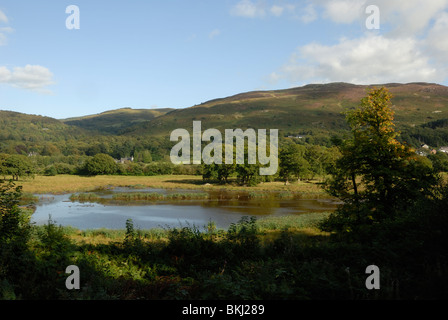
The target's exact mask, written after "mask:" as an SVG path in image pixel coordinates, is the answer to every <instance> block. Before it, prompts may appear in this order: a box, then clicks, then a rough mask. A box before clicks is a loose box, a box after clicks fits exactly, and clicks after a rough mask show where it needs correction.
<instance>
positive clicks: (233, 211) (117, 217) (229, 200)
mask: <svg viewBox="0 0 448 320" xmlns="http://www.w3.org/2000/svg"><path fill="white" fill-rule="evenodd" d="M124 192H139V193H141V192H157V193H166V194H169V193H179V192H187V191H185V190H164V189H145V190H133V189H129V188H115V189H113V190H98V191H97V192H95V193H96V194H97V195H100V196H101V200H100V201H97V202H93V203H90V202H85V203H82V202H78V201H74V202H72V201H70V194H66V195H40V196H39V199H40V200H39V202H38V203H37V205H36V211H35V213H34V214H33V217H32V221H33V222H35V223H36V224H38V225H39V224H45V223H47V221H48V219H49V216H51V218H52V220H54V221H56V223H57V224H60V225H64V226H68V225H70V226H73V227H76V228H78V229H81V230H85V229H97V228H108V229H124V228H125V223H126V220H127V219H132V220H133V222H134V226H135V227H136V228H140V229H151V228H167V227H181V226H187V225H189V226H193V225H194V226H196V227H199V228H200V227H203V226H205V225H206V224H207V223H208V222H210V221H213V222H215V223H216V226H217V227H218V228H223V229H227V228H228V227H229V226H230V224H232V223H236V222H238V221H239V220H240V219H241V217H243V216H248V215H253V216H257V217H262V216H268V215H273V216H281V215H288V214H304V213H307V212H316V211H332V210H334V209H335V208H336V205H337V204H336V203H335V202H333V201H331V200H308V199H296V198H295V197H290V198H289V199H278V198H276V197H275V196H270V195H267V196H260V195H258V196H257V197H256V198H254V199H251V198H250V197H249V196H248V193H247V192H246V193H235V192H233V193H232V192H217V193H210V194H209V196H210V198H209V199H206V200H179V201H165V200H163V201H134V202H119V201H113V200H112V196H113V195H114V194H116V193H124ZM188 192H198V191H192V190H188ZM200 192H203V191H200Z"/></svg>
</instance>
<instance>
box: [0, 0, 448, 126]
mask: <svg viewBox="0 0 448 320" xmlns="http://www.w3.org/2000/svg"><path fill="white" fill-rule="evenodd" d="M73 5H74V6H76V8H77V9H78V11H72V10H67V7H69V6H73ZM372 5H373V6H374V7H373V9H372V7H371V6H372ZM369 6H370V7H369ZM70 8H71V7H69V9H70ZM78 22H79V25H76V24H77V23H78ZM329 82H348V83H354V84H382V83H390V82H398V83H409V82H432V83H438V84H443V85H448V0H406V1H401V0H303V1H292V0H213V1H212V0H192V1H188V0H166V1H162V0H157V1H156V0H127V1H122V0H120V1H119V0H107V1H104V0H94V1H93V0H90V1H85V0H70V1H64V0H58V1H55V0H39V1H35V0H2V1H1V2H0V109H1V110H11V111H16V112H22V113H28V114H36V115H43V116H49V117H53V118H57V119H64V118H69V117H76V116H83V115H89V114H96V113H101V112H104V111H107V110H111V109H118V108H125V107H130V108H136V109H139V108H187V107H191V106H194V105H197V104H200V103H202V102H206V101H208V100H211V99H216V98H223V97H227V96H231V95H234V94H238V93H241V92H248V91H253V90H275V89H287V88H291V87H297V86H303V85H306V84H310V83H329Z"/></svg>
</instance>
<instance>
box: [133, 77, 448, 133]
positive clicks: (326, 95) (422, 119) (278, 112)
mask: <svg viewBox="0 0 448 320" xmlns="http://www.w3.org/2000/svg"><path fill="white" fill-rule="evenodd" d="M374 86H375V85H372V86H363V85H353V84H347V83H330V84H311V85H306V86H303V87H297V88H291V89H285V90H275V91H254V92H247V93H241V94H237V95H234V96H231V97H227V98H222V99H215V100H211V101H208V102H205V103H203V104H200V105H197V106H194V107H190V108H185V109H177V110H175V111H172V112H170V113H167V114H165V115H162V116H160V117H157V118H155V119H153V120H151V121H148V122H145V123H142V124H139V125H137V126H134V127H132V128H130V129H129V130H127V134H128V135H134V136H135V135H150V136H169V133H170V132H171V131H172V130H174V129H176V128H185V129H187V130H191V127H192V122H193V120H201V121H202V128H203V130H204V129H206V128H217V129H220V130H223V129H225V128H242V129H245V128H255V129H257V128H263V129H279V130H280V132H281V133H282V134H283V135H285V136H287V135H290V134H294V135H295V134H310V133H311V134H314V135H318V134H321V135H327V136H328V134H331V133H335V132H341V131H344V130H346V129H347V127H346V123H345V117H344V115H343V114H342V112H343V111H344V110H347V109H350V108H354V107H356V106H358V105H359V102H360V99H361V98H362V97H364V96H366V92H367V90H368V88H371V87H374ZM376 86H377V87H380V86H385V87H386V88H388V89H389V90H390V92H391V93H392V94H393V98H392V103H393V109H394V110H395V112H396V124H397V126H398V127H399V128H407V127H410V128H412V127H414V126H418V125H422V124H424V123H427V122H430V121H435V120H440V119H444V118H448V87H445V86H441V85H438V84H430V83H409V84H394V83H392V84H384V85H376Z"/></svg>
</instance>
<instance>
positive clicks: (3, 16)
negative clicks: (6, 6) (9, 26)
mask: <svg viewBox="0 0 448 320" xmlns="http://www.w3.org/2000/svg"><path fill="white" fill-rule="evenodd" d="M0 22H3V23H8V17H7V16H6V14H4V13H3V11H1V10H0Z"/></svg>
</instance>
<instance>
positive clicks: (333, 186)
mask: <svg viewBox="0 0 448 320" xmlns="http://www.w3.org/2000/svg"><path fill="white" fill-rule="evenodd" d="M391 98H392V96H391V94H390V93H389V91H388V90H387V89H386V88H379V89H377V88H375V89H372V90H371V91H370V93H369V94H368V96H366V97H364V98H363V99H362V100H361V104H360V106H359V107H358V108H356V109H354V110H351V111H349V112H347V114H346V120H347V123H348V124H349V125H350V128H351V133H352V137H351V139H348V140H345V141H344V142H343V143H342V145H341V146H340V151H341V153H342V157H341V158H340V159H339V160H338V162H337V164H336V166H335V168H334V170H333V174H332V177H331V178H330V179H329V180H328V181H327V183H326V189H327V191H328V192H329V193H330V194H331V195H333V196H336V197H338V198H340V199H341V200H343V201H344V205H343V206H342V207H341V208H340V209H339V210H338V211H336V213H335V214H334V215H333V218H334V219H333V222H335V221H337V222H338V223H337V225H339V226H338V228H337V229H340V228H342V229H343V230H346V231H350V230H351V229H352V228H353V227H354V226H356V225H363V224H366V223H367V224H371V223H377V222H381V221H382V220H384V219H386V218H394V217H395V216H396V215H397V213H398V212H399V211H400V210H403V209H406V208H407V207H409V206H412V205H413V204H414V203H415V201H416V200H417V199H419V198H420V197H422V196H423V197H425V196H429V195H430V194H431V192H432V187H433V186H435V185H436V184H437V183H438V177H437V176H436V175H435V174H434V172H433V170H432V167H431V163H430V161H428V160H427V159H426V158H424V157H420V156H418V155H417V154H416V153H415V151H414V150H413V149H412V148H410V147H409V146H407V145H405V144H402V143H400V142H399V141H398V140H397V139H396V138H397V136H398V135H399V133H398V132H397V131H395V126H394V123H393V120H394V111H393V110H392V107H391ZM333 226H334V225H333Z"/></svg>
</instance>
